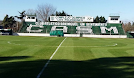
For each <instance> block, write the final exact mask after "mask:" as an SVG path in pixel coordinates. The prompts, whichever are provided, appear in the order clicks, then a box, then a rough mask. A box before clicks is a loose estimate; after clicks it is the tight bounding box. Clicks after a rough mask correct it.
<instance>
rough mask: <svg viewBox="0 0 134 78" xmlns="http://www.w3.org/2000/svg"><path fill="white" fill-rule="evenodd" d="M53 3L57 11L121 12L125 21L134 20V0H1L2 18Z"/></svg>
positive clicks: (92, 13) (87, 12) (94, 13)
mask: <svg viewBox="0 0 134 78" xmlns="http://www.w3.org/2000/svg"><path fill="white" fill-rule="evenodd" d="M40 4H51V5H53V6H54V7H56V10H57V11H62V10H64V11H65V12H67V13H68V14H71V15H73V16H93V17H96V16H97V15H98V16H104V17H105V18H106V19H107V18H108V16H109V15H110V14H111V13H118V14H120V18H121V20H122V21H124V22H132V21H134V0H0V20H3V19H4V16H5V15H6V14H8V15H9V16H16V15H19V13H18V11H20V12H21V11H23V10H28V9H36V8H37V5H40Z"/></svg>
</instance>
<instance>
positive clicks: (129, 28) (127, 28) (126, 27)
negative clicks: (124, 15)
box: [122, 22, 134, 32]
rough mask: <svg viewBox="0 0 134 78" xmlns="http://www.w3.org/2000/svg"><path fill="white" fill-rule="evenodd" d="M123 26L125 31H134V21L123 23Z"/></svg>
mask: <svg viewBox="0 0 134 78" xmlns="http://www.w3.org/2000/svg"><path fill="white" fill-rule="evenodd" d="M122 27H123V29H124V31H125V32H127V31H134V22H133V23H130V22H128V23H122Z"/></svg>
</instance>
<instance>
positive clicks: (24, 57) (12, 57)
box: [0, 56, 29, 61]
mask: <svg viewBox="0 0 134 78" xmlns="http://www.w3.org/2000/svg"><path fill="white" fill-rule="evenodd" d="M26 58H29V56H11V57H1V56H0V61H8V60H15V59H26Z"/></svg>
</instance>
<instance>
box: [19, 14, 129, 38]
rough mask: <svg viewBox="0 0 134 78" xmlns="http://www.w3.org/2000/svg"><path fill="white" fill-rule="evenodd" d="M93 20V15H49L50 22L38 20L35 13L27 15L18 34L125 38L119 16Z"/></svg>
mask: <svg viewBox="0 0 134 78" xmlns="http://www.w3.org/2000/svg"><path fill="white" fill-rule="evenodd" d="M93 20H94V18H93V17H73V16H50V21H51V22H38V21H37V18H36V15H27V16H26V18H25V22H23V26H22V27H21V30H20V33H18V35H21V36H64V37H97V38H127V36H126V34H125V32H124V30H123V28H122V24H121V22H120V16H118V15H114V16H109V17H108V20H107V23H92V22H93Z"/></svg>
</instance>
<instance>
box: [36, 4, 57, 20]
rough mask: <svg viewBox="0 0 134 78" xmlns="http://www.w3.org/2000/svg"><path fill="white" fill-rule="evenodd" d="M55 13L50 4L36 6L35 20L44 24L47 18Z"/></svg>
mask: <svg viewBox="0 0 134 78" xmlns="http://www.w3.org/2000/svg"><path fill="white" fill-rule="evenodd" d="M55 11H56V8H55V7H53V6H52V5H50V4H43V5H38V6H37V10H36V14H37V18H38V19H39V20H41V21H43V22H46V21H48V19H49V16H50V15H52V14H54V13H55Z"/></svg>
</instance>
